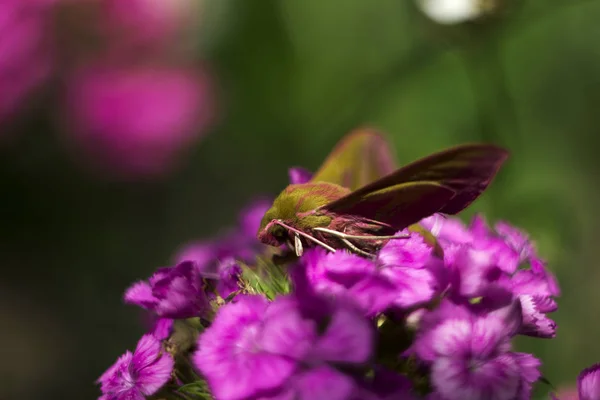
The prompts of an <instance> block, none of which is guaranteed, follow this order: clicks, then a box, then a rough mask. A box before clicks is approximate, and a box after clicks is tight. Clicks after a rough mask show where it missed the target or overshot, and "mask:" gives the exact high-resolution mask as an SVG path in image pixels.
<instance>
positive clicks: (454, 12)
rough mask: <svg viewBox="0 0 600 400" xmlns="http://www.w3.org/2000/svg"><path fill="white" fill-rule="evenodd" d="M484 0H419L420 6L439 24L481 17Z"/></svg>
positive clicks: (483, 10)
mask: <svg viewBox="0 0 600 400" xmlns="http://www.w3.org/2000/svg"><path fill="white" fill-rule="evenodd" d="M482 3H485V2H484V1H482V0H417V5H418V6H419V8H420V9H421V10H422V11H423V13H425V15H427V16H428V17H429V18H431V19H432V20H434V21H435V22H437V23H439V24H444V25H452V24H459V23H461V22H465V21H469V20H473V19H476V18H478V17H480V16H481V15H482V14H483V13H484V12H485V9H486V7H484V6H483V4H482Z"/></svg>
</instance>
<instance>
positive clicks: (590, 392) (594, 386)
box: [577, 364, 600, 400]
mask: <svg viewBox="0 0 600 400" xmlns="http://www.w3.org/2000/svg"><path fill="white" fill-rule="evenodd" d="M577 387H578V389H579V400H598V399H600V364H595V365H592V366H591V367H589V368H586V369H584V370H583V371H581V373H580V374H579V377H578V378H577Z"/></svg>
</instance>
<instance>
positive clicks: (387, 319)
mask: <svg viewBox="0 0 600 400" xmlns="http://www.w3.org/2000/svg"><path fill="white" fill-rule="evenodd" d="M308 179H310V173H308V172H307V171H304V170H301V169H293V170H291V171H290V180H291V181H292V182H294V183H299V182H305V181H306V180H308ZM266 207H268V202H264V201H263V202H258V203H257V204H256V205H253V206H252V207H249V208H248V209H247V210H245V211H244V213H243V214H242V218H241V221H240V224H239V226H238V229H237V230H236V231H234V232H233V233H229V234H227V235H225V236H223V237H222V238H221V239H219V240H215V241H209V242H199V243H194V244H192V245H190V246H188V247H186V248H184V249H183V250H182V251H181V252H180V253H179V254H178V255H177V256H176V261H177V264H176V265H175V266H174V267H170V268H161V269H159V270H158V271H157V272H156V273H155V274H154V275H153V276H152V277H151V278H150V279H149V280H148V281H147V282H138V283H136V284H134V285H133V286H132V287H131V288H130V289H129V290H127V292H126V294H125V300H126V301H127V302H129V303H133V304H137V305H139V306H141V307H143V308H145V309H147V310H149V311H151V312H152V314H153V315H154V316H155V317H156V318H157V319H158V320H157V321H158V322H157V324H156V326H155V328H154V331H153V335H146V336H144V338H143V339H142V341H141V342H140V344H139V345H138V349H137V350H136V352H135V353H134V354H133V355H131V354H130V353H126V354H125V355H124V356H123V357H121V358H120V359H119V360H118V361H117V363H116V364H115V365H114V366H113V367H111V368H110V369H109V370H108V371H107V372H106V373H105V374H104V375H103V376H102V377H101V378H100V383H101V389H102V392H103V399H115V400H124V399H129V398H143V397H142V396H148V395H153V394H156V393H158V394H161V393H162V394H164V395H165V396H164V397H168V393H174V392H179V393H181V394H182V395H183V396H184V397H185V398H191V399H204V398H214V399H218V400H245V399H248V400H250V399H252V400H258V399H263V400H266V399H269V400H275V399H276V400H283V399H317V400H319V399H324V400H325V399H327V400H329V399H334V400H383V399H429V400H465V399H466V400H488V399H492V400H526V399H530V398H531V393H532V388H533V385H534V384H535V383H536V382H537V381H539V380H540V378H541V372H540V366H541V362H540V360H539V359H537V358H536V357H535V356H534V355H533V354H529V353H522V352H518V351H515V350H514V349H513V348H512V341H513V339H514V338H515V337H517V336H519V335H526V336H531V337H536V338H546V339H549V338H553V337H554V336H555V335H556V324H555V323H554V321H553V320H552V319H551V316H550V315H551V313H552V312H553V311H555V310H556V309H557V304H556V301H555V298H556V297H557V296H558V295H559V294H560V292H559V288H558V285H557V282H556V280H555V278H554V276H553V275H552V274H551V273H550V272H549V271H548V270H547V268H546V262H545V261H544V260H543V259H542V258H541V257H540V256H539V255H538V254H537V252H536V249H535V247H534V245H533V243H532V242H531V241H529V239H528V237H527V235H526V234H525V233H524V232H522V231H520V230H518V229H516V228H514V227H512V226H510V225H509V224H507V223H504V222H501V223H497V224H496V225H495V226H494V227H493V228H491V227H489V226H488V225H487V224H486V222H485V220H484V219H483V218H482V217H481V216H477V217H475V218H474V219H473V220H472V222H471V223H470V224H469V225H464V224H463V223H462V222H461V221H460V220H458V219H454V218H448V217H446V216H442V215H433V216H431V217H429V218H426V219H424V220H422V221H421V222H420V223H419V224H417V225H414V226H411V227H409V228H407V229H406V230H403V231H402V232H399V233H401V234H406V236H407V237H405V238H402V239H392V240H389V241H388V242H387V243H385V244H383V246H382V247H381V248H380V249H379V251H378V252H377V254H375V255H374V256H373V257H370V258H369V257H365V256H363V255H358V254H355V253H353V252H351V251H348V250H337V251H336V252H334V253H330V252H328V251H326V250H325V249H322V248H320V247H314V248H309V249H306V250H305V251H304V254H303V255H302V256H301V257H299V258H296V259H294V260H293V261H291V262H287V264H284V265H283V266H282V265H280V264H279V263H276V262H274V261H273V259H272V255H273V253H272V251H270V250H269V249H268V248H266V247H262V246H261V245H258V243H257V241H256V240H254V237H255V233H256V230H257V229H258V224H259V220H260V217H262V215H263V214H264V212H265V209H266ZM281 271H283V273H281ZM282 279H283V280H285V282H286V284H281V285H270V284H269V282H271V283H272V282H273V281H276V280H282ZM265 288H269V289H270V290H265ZM178 323H180V325H178ZM182 326H186V329H187V330H186V332H188V333H189V332H190V331H193V334H192V335H191V336H190V335H187V336H186V337H192V339H189V340H190V341H191V343H192V344H191V345H189V346H185V347H183V349H184V350H182V348H181V347H180V348H179V349H178V350H174V348H175V346H174V343H176V342H177V340H181V337H182V335H183V334H182V332H183V330H184V329H183V328H182ZM150 344H151V346H150ZM165 360H169V361H165ZM174 360H179V361H177V362H174ZM181 360H184V361H181ZM598 370H600V367H598V366H594V367H592V368H590V369H587V370H584V371H583V373H582V375H581V376H580V380H579V397H580V399H585V400H588V399H589V400H591V399H598V398H600V397H599V396H600V378H598V376H599V375H598ZM135 396H137V397H135ZM159 397H160V396H159ZM555 398H556V397H555Z"/></svg>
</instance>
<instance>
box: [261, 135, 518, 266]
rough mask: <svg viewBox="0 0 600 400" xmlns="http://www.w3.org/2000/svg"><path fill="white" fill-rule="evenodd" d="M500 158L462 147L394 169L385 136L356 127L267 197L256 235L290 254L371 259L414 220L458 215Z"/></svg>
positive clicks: (491, 148)
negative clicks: (297, 178)
mask: <svg viewBox="0 0 600 400" xmlns="http://www.w3.org/2000/svg"><path fill="white" fill-rule="evenodd" d="M508 155H509V153H508V151H507V150H505V149H503V148H501V147H499V146H495V145H491V144H465V145H460V146H456V147H452V148H449V149H447V150H444V151H440V152H438V153H434V154H432V155H430V156H428V157H425V158H422V159H419V160H417V161H414V162H412V163H410V164H408V165H406V166H404V167H402V168H399V169H395V170H394V169H393V164H394V161H393V155H392V154H391V150H390V146H389V145H388V144H387V141H386V140H385V138H384V137H383V136H381V135H379V134H377V133H375V132H374V131H371V130H358V131H355V132H353V133H351V134H350V135H349V136H347V137H346V138H344V139H343V140H342V141H341V142H340V143H339V144H338V145H337V146H336V147H335V148H334V150H333V151H332V153H331V154H330V155H329V156H328V157H327V159H326V161H325V163H324V164H323V166H322V167H321V168H320V169H319V170H318V171H317V172H316V173H315V174H314V175H313V177H312V179H311V180H310V181H308V182H306V183H299V184H290V185H288V186H287V187H286V188H285V189H284V190H283V191H282V192H281V193H280V194H279V195H278V196H277V197H276V198H275V200H274V202H273V205H272V206H271V208H269V210H267V212H266V213H265V215H264V217H263V218H262V221H261V224H260V228H259V230H258V234H257V236H258V239H259V240H260V241H261V242H263V243H265V244H268V245H272V246H282V245H286V244H287V245H288V247H290V249H292V250H293V251H294V252H295V254H296V256H301V255H302V253H303V251H304V248H308V247H312V246H321V247H323V248H325V249H327V250H328V251H330V252H335V251H336V250H337V249H348V250H350V251H353V252H355V253H357V254H360V255H363V256H367V257H371V256H373V255H374V254H375V253H376V252H377V251H378V249H380V248H381V246H383V245H384V244H385V243H387V242H388V241H389V240H392V239H402V238H407V237H408V235H398V234H396V233H397V232H398V231H401V230H403V229H404V228H407V227H410V226H411V225H413V224H416V223H417V222H419V221H420V220H421V219H423V218H426V217H428V216H430V215H433V214H435V213H441V214H449V215H454V214H457V213H459V212H461V211H462V210H463V209H465V208H466V207H467V206H469V205H470V204H471V203H472V202H473V201H474V200H475V199H477V198H478V197H479V196H480V195H481V194H482V193H483V192H484V191H485V190H486V188H487V187H488V186H489V184H490V183H491V182H492V180H493V179H494V177H495V176H496V174H497V173H498V171H499V169H500V167H501V166H502V164H503V163H504V162H505V161H506V159H507V158H508ZM349 165H350V166H352V165H354V167H348V166H349ZM357 166H358V167H357ZM388 170H391V172H390V171H388ZM384 172H385V173H384ZM379 175H382V176H379Z"/></svg>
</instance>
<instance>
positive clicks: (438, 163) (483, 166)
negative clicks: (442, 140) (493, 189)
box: [322, 144, 509, 214]
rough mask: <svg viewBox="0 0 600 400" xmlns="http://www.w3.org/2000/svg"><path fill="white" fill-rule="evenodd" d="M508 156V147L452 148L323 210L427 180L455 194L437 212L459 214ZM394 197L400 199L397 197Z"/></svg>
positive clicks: (338, 208) (340, 208) (336, 210)
mask: <svg viewBox="0 0 600 400" xmlns="http://www.w3.org/2000/svg"><path fill="white" fill-rule="evenodd" d="M508 155H509V154H508V151H507V150H505V149H503V148H501V147H498V146H494V145H489V144H468V145H462V146H457V147H453V148H450V149H448V150H445V151H441V152H438V153H435V154H432V155H430V156H428V157H425V158H422V159H420V160H417V161H415V162H413V163H410V164H408V165H406V166H404V167H402V168H400V169H398V170H396V171H395V172H392V173H391V174H389V175H387V176H385V177H383V178H381V179H378V180H376V181H374V182H372V183H369V184H367V185H365V186H363V187H361V188H359V189H357V190H355V191H354V192H352V193H350V194H349V195H347V196H344V197H342V198H340V199H338V200H336V201H334V202H332V203H329V204H327V205H326V206H324V207H322V209H325V210H328V211H331V212H334V213H339V212H343V210H348V209H352V208H355V207H357V206H358V205H359V204H360V202H361V200H363V199H365V198H367V197H368V195H370V194H373V193H380V192H381V191H382V190H385V189H386V188H393V187H397V186H398V185H401V184H404V183H417V182H428V185H431V184H433V183H435V184H437V185H439V186H443V187H445V188H448V189H450V190H451V191H452V192H453V196H452V197H451V198H448V199H446V203H445V204H443V205H442V207H441V208H440V209H439V210H436V211H434V212H441V213H445V214H457V213H458V212H460V211H462V210H463V209H464V208H466V207H467V206H468V205H469V204H471V203H472V202H473V201H474V200H475V199H476V198H478V197H479V196H480V195H481V193H483V192H484V191H485V189H486V188H487V187H488V185H489V184H490V183H491V181H492V180H493V178H494V177H495V176H496V174H497V172H498V170H499V169H500V167H501V166H502V164H503V163H504V161H506V159H507V158H508ZM419 190H421V191H424V189H419ZM382 193H385V191H384V192H382ZM416 193H417V192H415V193H414V194H411V196H413V197H412V198H413V199H414V198H415V196H416V198H417V199H419V198H418V196H417V195H416ZM423 193H424V192H423ZM394 198H395V199H398V196H394ZM420 200H422V199H420ZM420 200H419V201H420ZM415 201H416V200H415ZM429 201H431V200H429Z"/></svg>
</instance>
